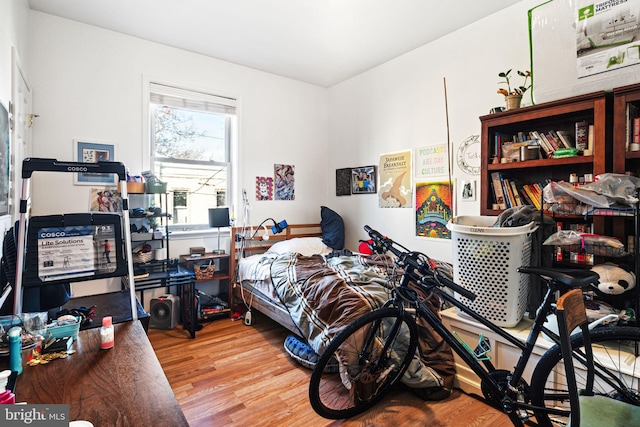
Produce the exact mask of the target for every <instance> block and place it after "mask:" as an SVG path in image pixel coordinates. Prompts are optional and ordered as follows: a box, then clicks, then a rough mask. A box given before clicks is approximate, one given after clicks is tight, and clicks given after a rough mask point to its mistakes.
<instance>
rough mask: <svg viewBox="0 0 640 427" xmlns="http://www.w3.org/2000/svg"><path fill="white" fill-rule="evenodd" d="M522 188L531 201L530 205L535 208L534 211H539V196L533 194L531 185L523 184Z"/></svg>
mask: <svg viewBox="0 0 640 427" xmlns="http://www.w3.org/2000/svg"><path fill="white" fill-rule="evenodd" d="M522 188H523V189H524V191H525V192H526V193H527V195H528V196H529V199H530V200H531V203H532V204H533V206H535V207H536V209H540V206H541V205H540V196H539V195H538V194H536V193H535V191H534V190H533V187H532V185H531V184H524V185H523V186H522Z"/></svg>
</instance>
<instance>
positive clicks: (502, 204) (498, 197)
mask: <svg viewBox="0 0 640 427" xmlns="http://www.w3.org/2000/svg"><path fill="white" fill-rule="evenodd" d="M501 178H502V176H501V174H500V172H492V173H491V186H492V187H493V196H494V198H495V202H496V205H498V209H506V208H507V204H506V201H505V200H504V192H503V191H502V179H501Z"/></svg>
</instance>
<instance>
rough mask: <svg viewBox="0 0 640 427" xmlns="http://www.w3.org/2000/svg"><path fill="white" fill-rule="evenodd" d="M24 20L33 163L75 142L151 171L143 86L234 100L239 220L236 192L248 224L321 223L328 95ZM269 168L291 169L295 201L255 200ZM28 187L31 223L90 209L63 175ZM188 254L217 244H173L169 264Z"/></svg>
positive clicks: (68, 152) (131, 41) (144, 44)
mask: <svg viewBox="0 0 640 427" xmlns="http://www.w3.org/2000/svg"><path fill="white" fill-rule="evenodd" d="M30 16H31V20H32V22H31V27H30V28H31V32H30V36H31V40H32V45H31V50H30V59H31V63H32V68H31V70H32V71H31V76H30V77H31V82H32V86H33V88H34V91H33V92H34V95H33V104H34V112H35V113H36V114H38V115H39V116H40V117H39V118H38V119H37V121H36V124H35V126H34V129H33V155H34V157H44V158H55V159H59V160H67V161H68V160H73V158H74V149H73V140H74V139H75V138H83V139H86V140H89V141H98V142H106V143H111V144H114V145H115V154H116V160H117V161H121V162H124V163H125V165H126V166H127V167H128V168H129V170H130V171H131V172H132V173H134V174H138V173H140V172H141V171H142V170H145V169H146V168H148V167H149V165H148V155H147V154H146V153H147V152H148V148H147V145H146V144H145V142H144V141H145V140H146V139H147V138H146V137H145V136H146V134H147V132H148V130H147V129H146V127H147V122H146V117H145V114H144V113H143V111H144V110H145V108H144V102H143V82H144V81H148V80H150V79H153V80H159V81H162V82H169V83H174V84H177V85H181V86H186V87H191V88H196V89H202V90H207V91H211V92H212V93H215V94H222V95H230V96H233V97H237V99H238V100H239V139H240V147H239V153H238V155H239V159H240V161H239V166H240V167H239V170H238V171H236V173H237V174H238V177H239V182H240V186H239V187H238V188H235V189H234V190H235V191H234V198H235V199H234V203H233V205H234V207H235V211H236V218H237V219H238V221H240V220H241V211H242V206H241V203H240V201H241V200H242V198H241V197H240V193H241V190H242V189H246V191H247V194H248V196H249V200H250V202H251V203H250V204H251V210H250V221H251V222H252V223H254V224H255V223H258V222H260V221H262V220H263V219H264V218H266V217H274V218H277V220H280V219H283V218H286V219H287V220H288V221H289V222H292V223H293V222H318V221H319V220H320V206H321V205H322V204H325V203H326V199H327V184H326V182H325V177H326V175H327V172H326V171H327V169H328V151H327V135H328V112H327V107H328V91H327V90H326V89H324V88H321V87H318V86H314V85H310V84H306V83H302V82H299V81H295V80H292V79H288V78H283V77H279V76H275V75H272V74H268V73H264V72H261V71H256V70H253V69H250V68H247V67H242V66H238V65H235V64H231V63H228V62H224V61H220V60H217V59H213V58H209V57H205V56H202V55H197V54H194V53H191V52H187V51H183V50H179V49H175V48H171V47H167V46H165V45H161V44H157V43H151V42H148V41H144V40H141V39H137V38H133V37H129V36H125V35H122V34H119V33H115V32H111V31H106V30H103V29H100V28H97V27H92V26H88V25H84V24H79V23H76V22H73V21H69V20H65V19H61V18H58V17H54V16H52V15H48V14H43V13H40V12H33V11H32V12H31V15H30ZM275 163H284V164H291V165H294V166H295V191H296V194H295V200H294V201H268V202H256V201H255V190H254V188H255V178H256V176H273V165H274V164H275ZM32 181H33V185H32V191H31V195H32V206H33V214H34V215H42V214H48V213H68V212H84V211H86V210H87V209H88V206H89V195H88V189H89V188H91V187H87V186H74V185H73V179H72V175H71V174H59V173H57V174H56V173H40V174H38V173H36V174H34V176H33V180H32ZM190 246H205V247H206V248H207V249H212V248H213V247H215V246H217V240H214V239H213V238H208V239H207V238H205V237H203V236H202V235H199V236H198V237H197V238H196V239H194V240H192V241H184V240H177V239H176V241H174V242H172V244H171V245H170V249H171V251H170V252H171V253H170V256H172V257H176V258H177V257H178V256H179V255H180V254H182V253H185V250H186V251H187V252H186V253H188V248H189V247H190ZM227 246H228V245H227ZM102 285H103V287H104V289H103V288H102V287H92V288H91V291H85V290H84V289H81V287H78V286H76V287H74V291H75V292H77V294H82V293H86V292H93V293H96V292H102V291H103V290H109V289H112V288H113V287H117V286H119V285H118V283H117V281H113V280H112V281H110V282H107V283H102ZM145 301H148V298H147V297H146V295H145Z"/></svg>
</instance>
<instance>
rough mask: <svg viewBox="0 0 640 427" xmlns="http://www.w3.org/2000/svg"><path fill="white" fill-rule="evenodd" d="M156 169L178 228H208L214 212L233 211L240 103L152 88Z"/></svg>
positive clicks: (173, 223) (152, 124)
mask: <svg viewBox="0 0 640 427" xmlns="http://www.w3.org/2000/svg"><path fill="white" fill-rule="evenodd" d="M149 107H150V108H149V111H150V115H151V132H150V135H151V166H152V170H153V172H154V174H155V175H156V177H158V178H159V179H160V180H161V181H163V182H166V183H167V191H168V192H169V197H168V204H169V206H168V207H167V212H169V213H171V214H172V219H171V220H170V221H169V225H170V227H171V228H174V229H176V228H177V229H184V230H188V229H198V228H207V227H208V222H209V220H208V218H209V217H208V212H209V208H213V207H216V206H229V205H230V201H229V199H228V198H227V196H228V195H229V194H231V176H232V175H231V168H232V164H231V152H232V141H233V139H234V135H235V133H236V131H235V126H236V115H235V100H234V99H229V98H224V97H219V96H214V95H210V94H205V93H201V92H196V91H189V90H184V89H179V88H175V87H170V86H165V85H160V84H156V83H151V84H150V106H149Z"/></svg>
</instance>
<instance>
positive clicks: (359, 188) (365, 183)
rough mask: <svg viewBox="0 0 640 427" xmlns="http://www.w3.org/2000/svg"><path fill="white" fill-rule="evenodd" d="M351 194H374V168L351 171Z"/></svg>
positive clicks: (361, 167) (364, 167) (360, 168)
mask: <svg viewBox="0 0 640 427" xmlns="http://www.w3.org/2000/svg"><path fill="white" fill-rule="evenodd" d="M351 194H376V167H375V166H360V167H357V168H352V169H351Z"/></svg>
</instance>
